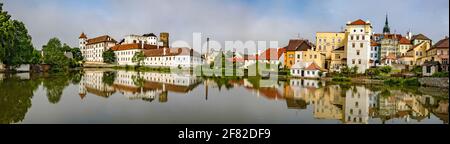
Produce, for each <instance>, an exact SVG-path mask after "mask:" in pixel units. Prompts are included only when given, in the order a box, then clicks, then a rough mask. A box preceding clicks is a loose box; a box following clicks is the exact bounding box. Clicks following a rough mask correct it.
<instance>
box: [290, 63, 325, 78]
mask: <svg viewBox="0 0 450 144" xmlns="http://www.w3.org/2000/svg"><path fill="white" fill-rule="evenodd" d="M320 72H321V68H320V67H319V66H318V65H317V64H316V63H315V62H305V61H300V62H297V63H295V64H294V65H293V66H292V67H291V75H292V76H295V77H305V78H320V76H319V75H320V74H319V73H320ZM324 75H325V74H322V76H324Z"/></svg>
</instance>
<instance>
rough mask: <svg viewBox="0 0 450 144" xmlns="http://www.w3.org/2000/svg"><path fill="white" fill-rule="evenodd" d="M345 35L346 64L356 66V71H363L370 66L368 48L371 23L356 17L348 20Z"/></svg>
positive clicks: (369, 46) (369, 47)
mask: <svg viewBox="0 0 450 144" xmlns="http://www.w3.org/2000/svg"><path fill="white" fill-rule="evenodd" d="M345 33H346V35H347V36H348V37H347V44H346V47H345V48H347V50H346V53H347V65H348V66H349V67H354V66H357V67H358V73H364V72H365V71H366V69H368V68H369V67H370V66H371V62H372V61H370V53H371V51H370V49H371V36H372V24H371V23H370V22H369V21H363V20H361V19H358V20H356V21H353V22H348V23H347V26H346V28H345Z"/></svg>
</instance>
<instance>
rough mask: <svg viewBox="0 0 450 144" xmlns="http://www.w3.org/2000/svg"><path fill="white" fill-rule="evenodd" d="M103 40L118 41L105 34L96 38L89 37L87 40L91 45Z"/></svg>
mask: <svg viewBox="0 0 450 144" xmlns="http://www.w3.org/2000/svg"><path fill="white" fill-rule="evenodd" d="M102 42H113V43H117V41H116V40H114V39H113V38H111V37H110V36H108V35H104V36H99V37H96V38H92V39H88V40H87V45H89V44H96V43H102Z"/></svg>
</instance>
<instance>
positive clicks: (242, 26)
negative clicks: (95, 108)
mask: <svg viewBox="0 0 450 144" xmlns="http://www.w3.org/2000/svg"><path fill="white" fill-rule="evenodd" d="M0 2H3V3H4V9H5V10H7V11H9V13H10V14H11V15H13V18H14V19H19V20H21V21H23V22H25V23H26V25H27V27H28V30H29V32H30V34H31V36H32V37H33V43H34V45H35V47H36V48H38V49H40V48H41V47H42V45H43V44H45V43H46V42H47V41H48V39H50V38H51V37H58V38H60V39H61V40H62V41H63V42H66V43H68V44H70V45H72V46H77V41H78V40H77V38H78V36H79V34H80V33H81V32H83V31H84V32H85V33H86V34H87V35H88V37H94V36H99V35H104V34H108V35H111V36H113V37H114V38H115V39H118V40H119V39H121V38H123V36H125V35H128V34H143V33H149V32H153V33H159V32H170V34H171V36H170V38H171V41H172V42H173V41H175V40H185V41H188V42H191V41H192V33H193V32H202V33H205V34H207V35H208V36H210V37H212V38H214V39H215V40H218V41H219V42H222V41H225V40H233V41H234V40H241V41H247V40H266V41H269V40H275V41H279V43H280V46H284V45H285V44H286V43H287V42H288V40H289V39H291V38H296V37H297V35H298V34H300V36H301V37H302V38H307V39H310V40H314V37H315V32H318V31H339V30H340V28H341V27H342V26H344V25H345V23H346V22H347V21H352V20H356V19H359V18H361V19H363V20H370V21H371V22H372V24H373V28H374V31H375V32H380V31H381V30H382V28H383V25H384V19H385V14H386V13H388V14H389V22H390V26H391V30H392V31H396V32H397V33H401V34H404V33H406V31H407V30H408V29H412V31H413V33H415V34H417V33H423V34H425V35H427V36H428V37H430V38H432V39H433V40H434V41H437V40H439V39H441V38H443V37H444V36H445V35H448V31H449V29H448V27H449V1H448V0H433V1H427V0H395V1H393V0H226V1H225V0H127V1H124V0H63V1H61V0H0Z"/></svg>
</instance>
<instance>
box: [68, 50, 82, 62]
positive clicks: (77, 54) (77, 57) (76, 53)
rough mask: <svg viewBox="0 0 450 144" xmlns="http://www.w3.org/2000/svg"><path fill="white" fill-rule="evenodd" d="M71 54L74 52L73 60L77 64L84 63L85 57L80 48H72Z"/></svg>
mask: <svg viewBox="0 0 450 144" xmlns="http://www.w3.org/2000/svg"><path fill="white" fill-rule="evenodd" d="M70 52H72V55H73V59H74V60H75V61H76V62H79V61H83V59H84V58H83V55H82V54H81V50H80V48H72V49H70Z"/></svg>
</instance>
